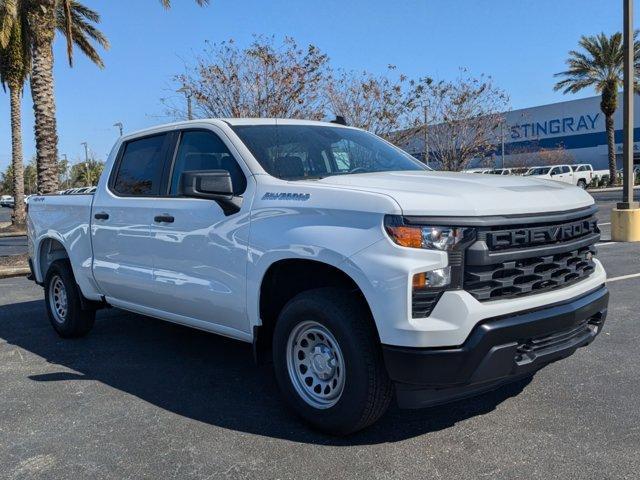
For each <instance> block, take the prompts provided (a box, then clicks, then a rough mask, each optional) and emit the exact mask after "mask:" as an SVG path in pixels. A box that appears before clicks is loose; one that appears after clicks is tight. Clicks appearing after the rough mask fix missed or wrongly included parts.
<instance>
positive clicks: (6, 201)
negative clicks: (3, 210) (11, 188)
mask: <svg viewBox="0 0 640 480" xmlns="http://www.w3.org/2000/svg"><path fill="white" fill-rule="evenodd" d="M14 204H15V200H14V199H13V197H12V196H11V195H2V196H1V197H0V205H1V206H3V207H13V205H14Z"/></svg>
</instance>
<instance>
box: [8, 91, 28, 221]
mask: <svg viewBox="0 0 640 480" xmlns="http://www.w3.org/2000/svg"><path fill="white" fill-rule="evenodd" d="M9 96H10V97H11V163H12V165H13V198H14V200H15V206H14V207H13V225H14V226H23V225H24V223H25V208H24V167H23V164H22V114H21V110H20V107H21V103H22V102H21V99H22V87H21V86H17V85H9Z"/></svg>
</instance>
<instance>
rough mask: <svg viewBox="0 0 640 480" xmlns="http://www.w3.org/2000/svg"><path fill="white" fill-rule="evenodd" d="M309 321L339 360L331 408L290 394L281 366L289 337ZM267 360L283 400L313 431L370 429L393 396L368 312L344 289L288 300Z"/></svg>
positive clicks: (334, 432)
mask: <svg viewBox="0 0 640 480" xmlns="http://www.w3.org/2000/svg"><path fill="white" fill-rule="evenodd" d="M310 322H311V323H315V324H320V325H321V326H322V327H324V328H325V329H326V330H328V332H329V333H330V334H331V335H332V336H333V337H334V339H335V341H336V342H337V344H338V345H339V350H340V352H341V354H342V356H343V361H344V363H343V365H344V380H343V382H344V384H343V385H344V386H343V387H342V390H341V392H342V393H341V394H340V395H339V397H338V399H337V401H336V400H334V401H336V403H335V404H333V405H330V406H325V407H324V408H318V407H316V406H312V405H311V404H310V403H309V402H308V401H307V400H305V398H304V396H303V394H301V393H299V392H298V390H296V388H300V387H296V386H295V385H294V383H295V382H296V381H295V379H292V376H291V375H295V374H291V375H290V373H289V367H288V363H287V350H288V342H289V336H290V335H292V332H293V331H294V329H296V330H297V329H299V328H301V327H300V326H301V325H302V324H308V323H310ZM294 335H295V334H294ZM330 343H331V342H330V341H329V344H330ZM292 345H297V343H296V342H292ZM292 358H295V356H293V357H292ZM273 360H274V369H275V375H276V380H277V382H278V386H279V387H280V391H281V392H282V395H283V397H284V400H285V401H286V402H287V403H288V404H289V406H290V407H291V408H292V409H293V410H294V411H295V412H296V413H297V414H298V415H299V416H301V417H302V418H303V419H304V420H306V421H307V422H308V423H310V424H311V425H312V426H313V427H315V428H316V429H318V430H321V431H323V432H326V433H330V434H332V435H348V434H350V433H353V432H356V431H358V430H361V429H363V428H365V427H367V426H369V425H371V424H372V423H374V422H375V421H376V420H378V419H379V418H380V417H381V416H382V415H383V414H384V413H385V411H386V410H387V408H388V407H389V403H390V402H391V399H392V397H393V384H392V383H391V381H390V380H389V377H388V375H387V371H386V369H385V366H384V361H383V358H382V350H381V348H380V341H379V339H378V336H377V334H376V331H375V326H374V324H373V319H372V318H371V314H370V313H369V311H368V309H367V308H366V305H363V302H362V301H361V300H360V299H358V298H356V296H355V295H354V294H353V293H350V292H347V291H345V290H341V289H337V288H320V289H316V290H309V291H306V292H302V293H300V294H299V295H297V296H296V297H294V298H293V299H292V300H290V301H289V302H288V303H287V304H286V305H285V307H284V308H283V310H282V312H281V313H280V316H279V317H278V321H277V324H276V327H275V331H274V335H273ZM294 371H295V368H294ZM305 380H306V379H305ZM318 393H319V392H318Z"/></svg>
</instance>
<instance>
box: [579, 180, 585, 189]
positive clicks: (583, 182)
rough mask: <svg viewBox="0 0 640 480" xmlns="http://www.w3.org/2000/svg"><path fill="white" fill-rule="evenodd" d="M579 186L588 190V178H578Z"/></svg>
mask: <svg viewBox="0 0 640 480" xmlns="http://www.w3.org/2000/svg"><path fill="white" fill-rule="evenodd" d="M578 186H579V187H580V188H581V189H583V190H586V189H587V182H586V180H578Z"/></svg>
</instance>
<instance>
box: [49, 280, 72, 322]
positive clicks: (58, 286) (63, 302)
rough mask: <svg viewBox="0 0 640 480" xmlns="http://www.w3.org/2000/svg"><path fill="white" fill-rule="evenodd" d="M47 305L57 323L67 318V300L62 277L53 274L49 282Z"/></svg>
mask: <svg viewBox="0 0 640 480" xmlns="http://www.w3.org/2000/svg"><path fill="white" fill-rule="evenodd" d="M49 306H50V307H51V312H52V313H53V318H54V319H55V321H56V322H58V323H64V322H65V319H66V318H67V312H68V308H69V307H68V302H67V289H66V287H65V286H64V282H63V281H62V278H60V277H59V276H58V275H54V276H53V278H52V279H51V282H50V283H49Z"/></svg>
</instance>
